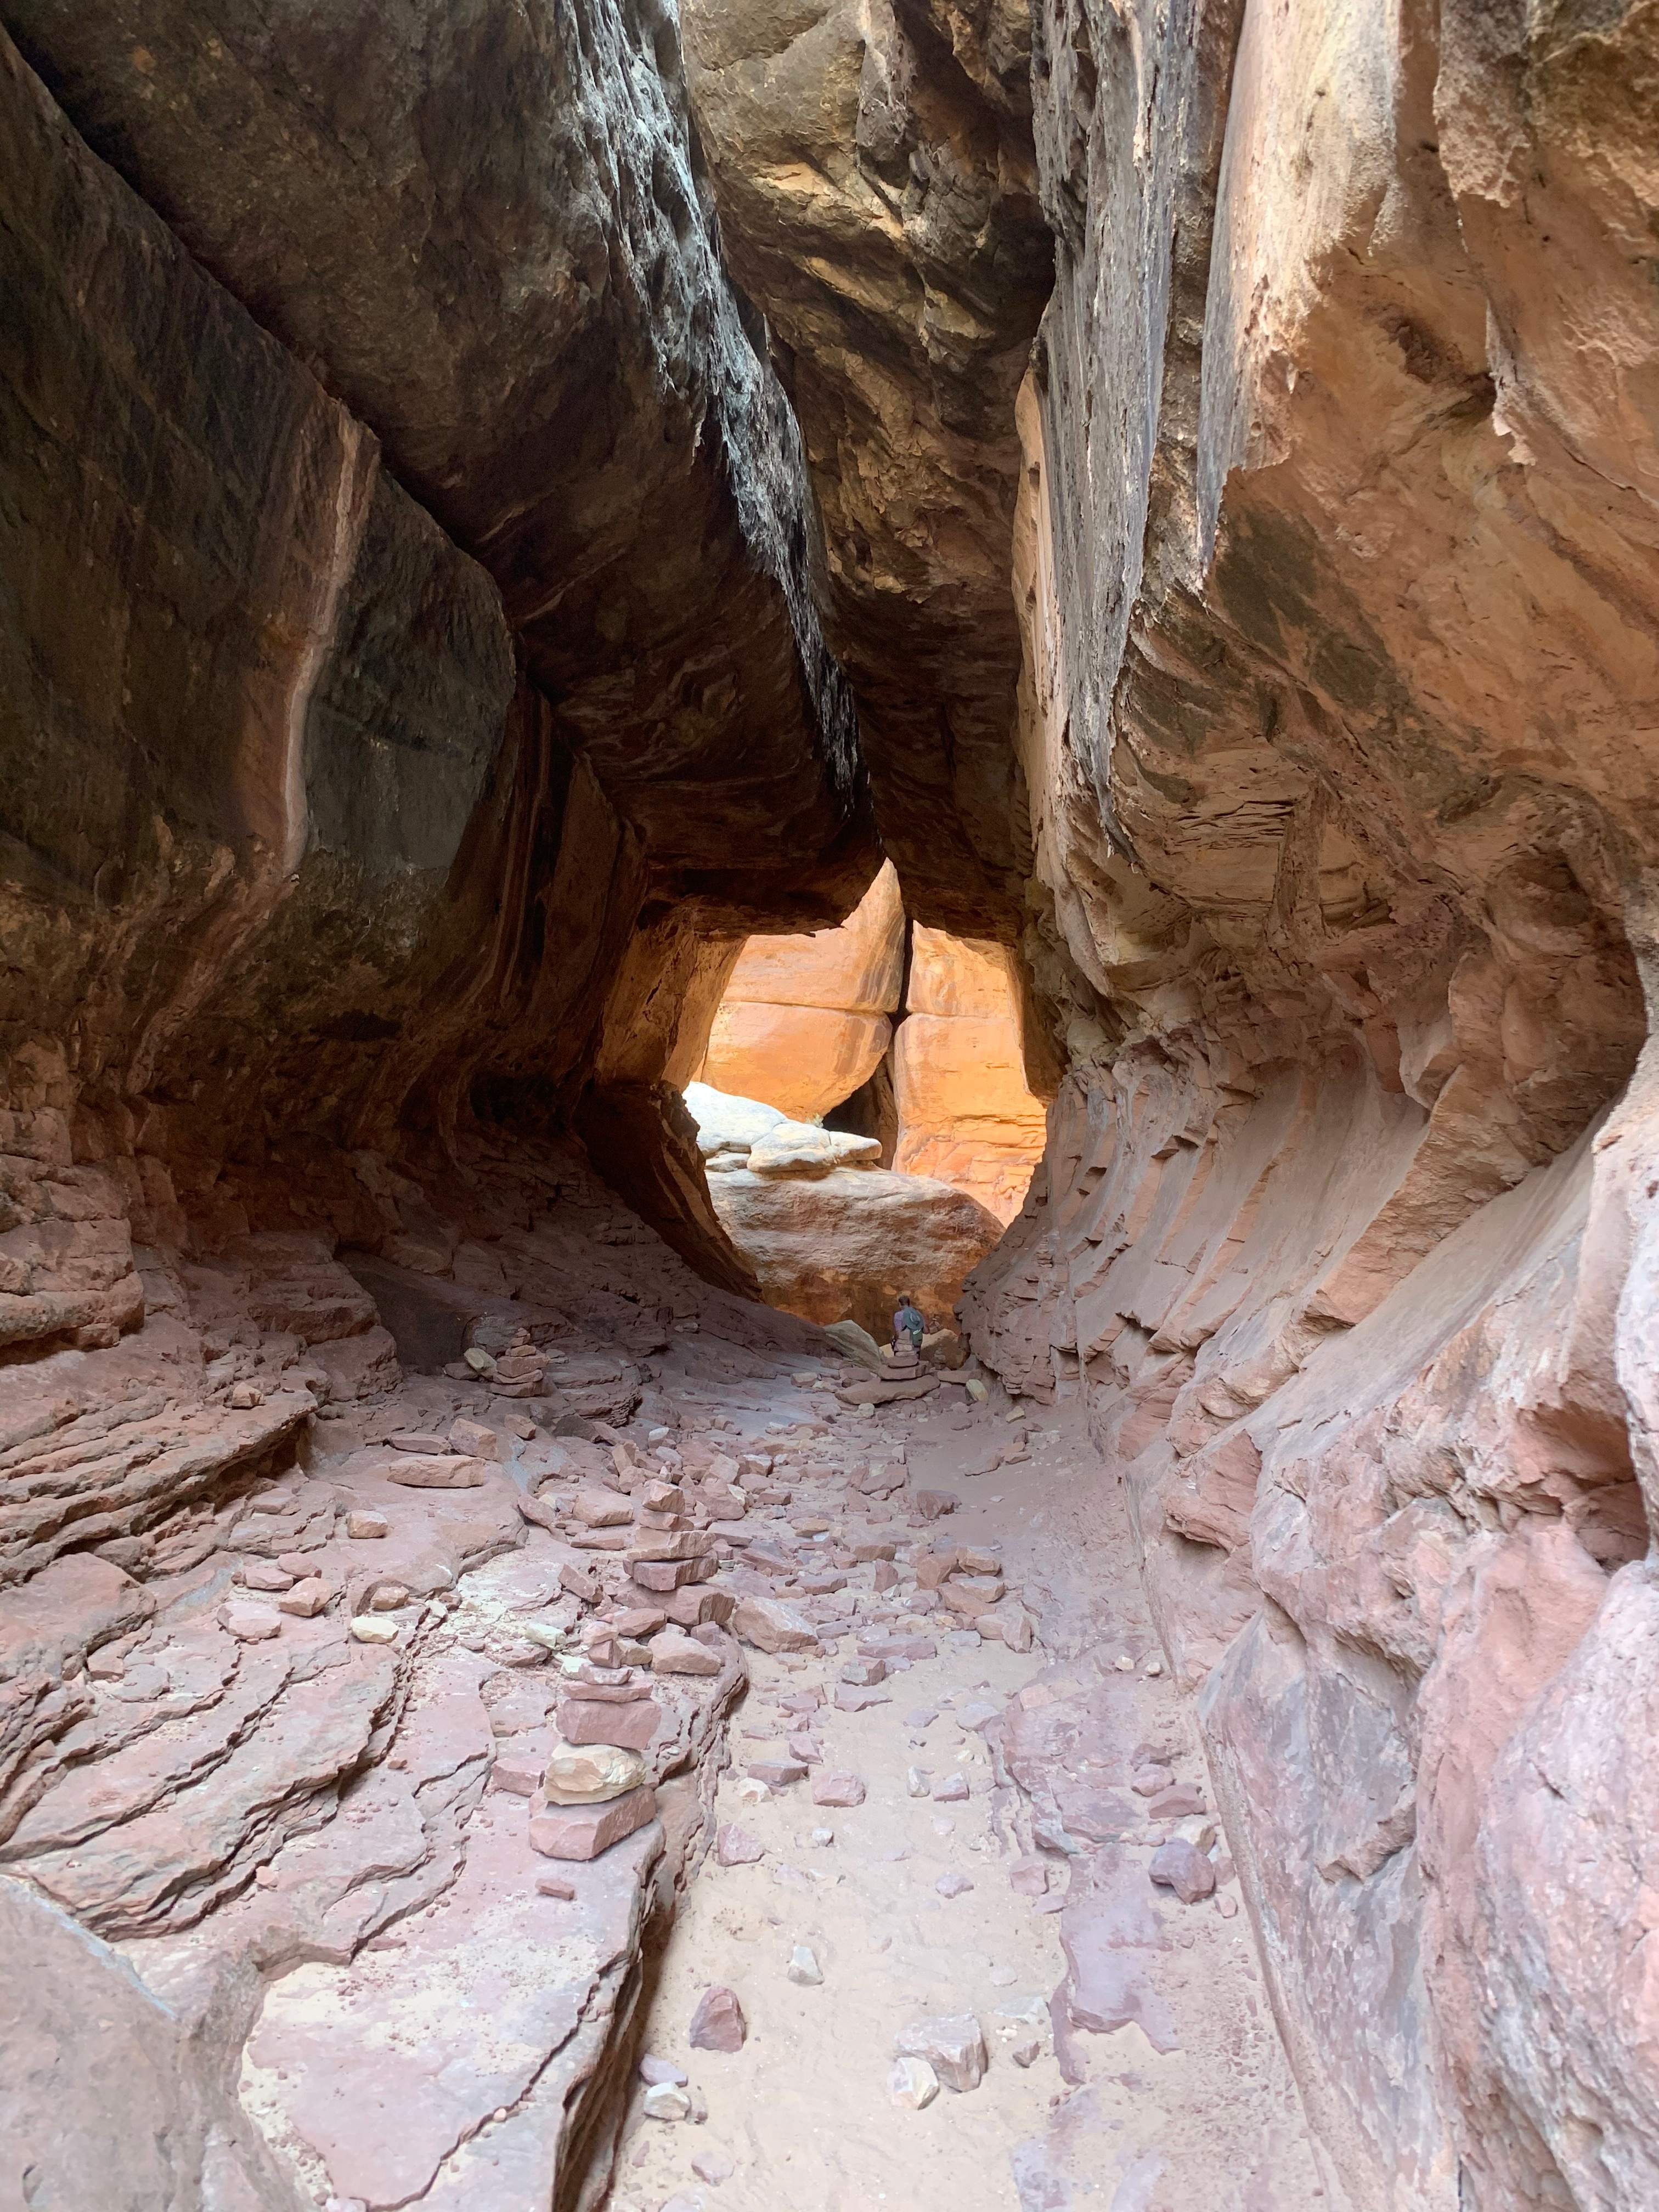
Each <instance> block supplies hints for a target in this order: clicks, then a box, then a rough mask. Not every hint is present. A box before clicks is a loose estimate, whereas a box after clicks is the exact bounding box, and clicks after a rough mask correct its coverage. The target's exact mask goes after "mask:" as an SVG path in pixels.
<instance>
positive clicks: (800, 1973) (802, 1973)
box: [788, 1943, 823, 1990]
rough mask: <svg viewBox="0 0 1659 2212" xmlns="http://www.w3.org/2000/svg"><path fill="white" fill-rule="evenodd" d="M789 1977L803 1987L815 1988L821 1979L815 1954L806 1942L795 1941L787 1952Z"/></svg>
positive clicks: (821, 1971)
mask: <svg viewBox="0 0 1659 2212" xmlns="http://www.w3.org/2000/svg"><path fill="white" fill-rule="evenodd" d="M788 1971H789V1978H790V1980H791V1981H792V1982H799V1984H801V1986H802V1988H803V1989H809V1990H815V1989H817V1986H818V1984H820V1983H821V1982H822V1981H823V1967H822V1966H819V1964H818V1960H817V1953H816V1952H815V1951H814V1950H813V1949H812V1948H811V1945H810V1944H807V1943H797V1944H796V1946H795V1948H794V1949H793V1951H792V1952H791V1953H790V1954H789V1970H788Z"/></svg>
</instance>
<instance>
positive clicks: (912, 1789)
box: [904, 1766, 929, 1797]
mask: <svg viewBox="0 0 1659 2212" xmlns="http://www.w3.org/2000/svg"><path fill="white" fill-rule="evenodd" d="M904 1786H905V1789H906V1790H907V1791H908V1793H909V1795H910V1796H912V1797H926V1796H927V1795H928V1793H929V1784H928V1779H927V1769H926V1768H925V1767H921V1766H912V1767H910V1768H908V1770H907V1771H906V1773H905V1777H904Z"/></svg>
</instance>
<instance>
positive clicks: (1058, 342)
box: [968, 0, 1659, 2212]
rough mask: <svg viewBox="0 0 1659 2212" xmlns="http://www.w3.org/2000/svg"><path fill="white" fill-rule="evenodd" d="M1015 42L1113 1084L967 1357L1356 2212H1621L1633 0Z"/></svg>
mask: <svg viewBox="0 0 1659 2212" xmlns="http://www.w3.org/2000/svg"><path fill="white" fill-rule="evenodd" d="M1034 58H1035V75H1034V82H1035V83H1036V144H1037V150H1038V156H1039V161H1040V162H1041V165H1042V178H1043V194H1044V204H1045V207H1046V208H1047V210H1048V213H1049V216H1050V218H1051V220H1052V222H1053V223H1054V228H1055V231H1056V234H1057V238H1058V240H1059V249H1058V283H1057V286H1056V290H1055V295H1054V302H1053V305H1052V307H1051V308H1050V310H1049V312H1048V316H1047V319H1046V320H1045V323H1044V326H1043V330H1042V334H1041V337H1040V338H1039V341H1038V348H1037V354H1036V362H1035V364H1034V368H1033V374H1032V378H1031V380H1030V384H1029V385H1028V386H1027V388H1026V391H1025V392H1024V395H1023V397H1022V401H1021V414H1022V421H1023V422H1024V432H1025V438H1026V462H1027V478H1026V497H1025V501H1024V507H1023V509H1022V515H1021V522H1020V537H1019V556H1018V589H1019V594H1020V600H1021V605H1022V608H1023V611H1024V623H1025V628H1026V659H1025V668H1024V679H1023V686H1022V708H1021V723H1020V739H1019V742H1020V744H1021V749H1022V753H1023V757H1024V763H1025V773H1026V778H1027V781H1028V785H1029V787H1030V791H1031V793H1032V795H1033V824H1034V831H1035V836H1036V847H1037V855H1038V857H1037V866H1036V875H1037V879H1038V885H1039V888H1038V889H1037V890H1036V892H1035V895H1034V896H1035V902H1036V907H1037V909H1038V910H1037V912H1036V915H1035V918H1034V926H1033V927H1032V929H1031V930H1030V933H1029V935H1028V940H1027V941H1028V949H1029V951H1030V955H1031V957H1032V959H1033V961H1034V963H1035V964H1036V967H1037V969H1038V971H1039V973H1040V975H1042V978H1043V979H1044V981H1045V983H1046V986H1047V987H1048V989H1049V990H1050V991H1051V992H1052V993H1053V994H1054V996H1055V998H1056V999H1057V1000H1060V1001H1062V1002H1064V1003H1065V1004H1066V1008H1067V1011H1066V1015H1065V1017H1064V1020H1065V1025H1066V1030H1067V1035H1068V1039H1069V1045H1070V1053H1071V1059H1072V1064H1073V1072H1072V1073H1071V1075H1070V1077H1069V1078H1068V1079H1067V1082H1066V1085H1065V1086H1064V1088H1063V1090H1062V1092H1061V1097H1060V1103H1059V1105H1058V1106H1057V1108H1056V1109H1055V1110H1054V1113H1053V1115H1051V1117H1050V1131H1049V1143H1048V1158H1047V1166H1046V1172H1045V1173H1044V1175H1043V1176H1042V1178H1041V1179H1040V1182H1039V1183H1038V1184H1037V1185H1036V1186H1034V1190H1033V1195H1032V1199H1031V1201H1030V1204H1029V1205H1028V1207H1027V1210H1026V1214H1025V1218H1024V1220H1023V1222H1022V1223H1021V1224H1020V1225H1018V1228H1017V1229H1016V1231H1014V1232H1013V1233H1012V1236H1011V1237H1010V1238H1009V1240H1007V1242H1006V1243H1005V1245H1004V1247H1003V1248H1002V1249H1000V1251H999V1252H998V1253H997V1254H996V1255H994V1256H993V1258H992V1259H991V1260H990V1261H987V1264H986V1266H985V1267H984V1268H983V1269H982V1270H981V1273H980V1275H979V1277H978V1278H977V1279H976V1280H975V1283H973V1284H971V1285H970V1286H969V1305H968V1313H969V1322H970V1327H971V1333H972V1336H973V1340H974V1342H975V1347H976V1348H977V1350H978V1351H979V1352H980V1353H981V1357H983V1358H988V1359H991V1360H993V1361H994V1363H995V1364H997V1365H998V1366H999V1367H1000V1370H1001V1371H1002V1373H1003V1374H1004V1376H1005V1377H1006V1379H1008V1380H1009V1381H1010V1382H1011V1383H1013V1384H1015V1385H1017V1386H1018V1387H1019V1388H1022V1389H1026V1390H1028V1391H1031V1392H1034V1393H1036V1394H1039V1395H1042V1394H1044V1393H1047V1392H1048V1391H1051V1390H1054V1389H1063V1390H1070V1389H1079V1390H1081V1391H1082V1392H1084V1393H1085V1395H1086V1397H1087V1400H1088V1403H1089V1408H1090V1413H1091V1421H1092V1424H1093V1428H1094V1432H1095V1434H1096V1437H1097V1440H1098V1442H1099V1443H1100V1445H1101V1448H1102V1450H1103V1454H1104V1455H1105V1457H1106V1460H1107V1462H1108V1464H1109V1467H1110V1468H1112V1469H1114V1470H1115V1472H1116V1474H1118V1475H1120V1476H1121V1480H1123V1481H1124V1483H1125V1484H1126V1486H1127V1491H1128V1495H1129V1498H1130V1501H1131V1505H1132V1510H1133V1515H1134V1518H1135V1521H1136V1524H1137V1528H1138V1532H1139V1540H1140V1542H1141V1545H1142V1547H1143V1551H1144V1557H1145V1563H1146V1575H1147V1582H1148V1588H1149V1591H1150V1594H1151V1595H1152V1603H1153V1607H1154V1612H1155V1614H1156V1618H1157V1620H1158V1626H1159V1630H1160V1633H1161V1635H1162V1637H1163V1638H1164V1643H1165V1645H1166V1648H1167V1650H1168V1651H1169V1653H1170V1656H1171V1657H1172V1658H1173V1659H1174V1660H1175V1662H1176V1664H1177V1666H1178V1667H1179V1668H1180V1670H1181V1672H1182V1676H1183V1678H1184V1680H1186V1681H1187V1683H1188V1685H1189V1686H1190V1687H1191V1689H1192V1690H1193V1691H1194V1692H1195V1693H1196V1695H1197V1696H1198V1699H1199V1701H1200V1710H1201V1712H1202V1715H1203V1717H1204V1724H1205V1728H1206V1734H1207V1737H1208V1741H1209V1746H1210V1752H1211V1757H1212V1767H1213V1771H1214V1773H1215V1777H1216V1780H1217V1786H1218V1793H1219V1795H1220V1796H1221V1798H1222V1801H1223V1802H1224V1804H1225V1807H1226V1809H1227V1815H1228V1825H1229V1832H1230V1835H1231V1838H1232V1839H1233V1842H1234V1846H1235V1849H1236V1850H1237V1853H1238V1857H1239V1860H1240V1863H1241V1865H1242V1866H1243V1868H1244V1869H1246V1880H1247V1887H1248V1888H1249V1893H1250V1898H1251V1903H1252V1906H1253V1909H1254V1911H1255V1916H1256V1923H1257V1927H1258V1930H1259V1933H1260V1936H1261V1942H1262V1945H1263V1949H1264V1954H1265V1955H1266V1957H1267V1961H1268V1964H1269V1967H1270V1971H1271V1973H1272V1976H1273V1983H1274V1987H1275V1996H1276V2002H1277V2003H1278V2006H1279V2013H1280V2018H1281V2021H1282V2023H1283V2026H1284V2028H1285V2033H1286V2037H1287V2039H1288V2041H1289V2045H1290V2047H1291V2052H1292V2056H1293V2058H1294V2060H1295V2063H1297V2069H1298V2073H1299V2074H1300V2075H1301V2076H1302V2078H1303V2080H1304V2084H1305V2085H1306V2087H1307V2090H1308V2093H1309V2095H1310V2100H1311V2103H1312V2110H1313V2112H1314V2116H1315V2118H1316V2124H1318V2126H1319V2128H1320V2130H1321V2131H1322V2134H1323V2136H1324V2137H1325V2139H1326V2140H1327V2142H1329V2143H1330V2144H1332V2145H1333V2146H1334V2147H1335V2148H1337V2150H1338V2153H1339V2156H1340V2160H1341V2161H1342V2163H1343V2165H1344V2167H1345V2170H1346V2174H1347V2176H1348V2179H1349V2183H1350V2186H1351V2187H1352V2189H1353V2191H1354V2193H1355V2195H1356V2197H1358V2201H1360V2202H1362V2203H1375V2204H1376V2205H1379V2206H1383V2205H1386V2206H1389V2207H1390V2208H1398V2209H1399V2212H1405V2208H1411V2212H1419V2208H1431V2207H1432V2208H1434V2212H1448V2208H1449V2207H1451V2206H1453V2205H1458V2204H1461V2205H1465V2206H1468V2205H1476V2206H1479V2207H1480V2208H1482V2212H1499V2208H1502V2212H1512V2208H1517V2207H1520V2208H1531V2207H1542V2206H1545V2205H1550V2206H1557V2205H1559V2206H1565V2205H1568V2204H1571V2205H1573V2206H1575V2207H1578V2208H1584V2212H1588V2208H1590V2207H1596V2208H1608V2212H1611V2208H1613V2207H1615V2206H1618V2207H1633V2206H1635V2205H1637V2204H1638V2203H1643V2202H1644V2201H1645V2199H1646V2198H1647V2197H1650V2196H1651V2195H1652V2194H1653V2192H1654V2191H1655V2188H1656V2186H1659V2100H1656V2097H1655V2093H1654V2084H1653V2081H1652V2079H1651V2075H1650V2069H1648V2067H1647V2063H1646V2060H1645V2059H1644V2057H1641V2056H1639V2055H1638V2054H1639V2053H1640V2052H1641V2051H1643V2050H1644V2049H1645V2047H1646V2045H1647V2042H1648V2040H1649V2039H1650V2037H1651V2034H1652V2033H1653V2022H1654V2013H1653V2007H1652V2002H1651V1998H1650V1996H1649V1994H1648V1992H1647V1990H1646V1985H1645V1982H1644V1981H1643V1980H1642V1970H1641V1969H1640V1968H1639V1967H1638V1966H1636V1965H1635V1964H1634V1960H1635V1959H1636V1958H1637V1957H1638V1956H1639V1954H1640V1948H1641V1944H1640V1936H1639V1933H1638V1930H1639V1927H1640V1925H1641V1917H1640V1907H1639V1905H1638V1893H1639V1892H1640V1889H1641V1885H1642V1884H1643V1883H1644V1881H1648V1880H1649V1879H1650V1874H1651V1868H1652V1863H1653V1860H1652V1850H1651V1846H1650V1843H1649V1842H1648V1841H1647V1839H1646V1831H1647V1826H1648V1823H1647V1817H1646V1812H1645V1808H1646V1806H1647V1802H1648V1797H1649V1795H1650V1779H1649V1776H1648V1771H1647V1769H1648V1765H1649V1762H1648V1761H1647V1759H1646V1757H1645V1753H1644V1752H1642V1751H1640V1750H1638V1748H1637V1747H1638V1746H1641V1745H1644V1743H1645V1740H1646V1735H1647V1720H1646V1712H1647V1709H1648V1705H1649V1704H1650V1701H1651V1697H1652V1694H1653V1692H1652V1668H1653V1651H1654V1649H1655V1645H1654V1643H1653V1629H1652V1621H1651V1608H1652V1602H1653V1584H1652V1573H1651V1568H1650V1565H1649V1562H1648V1553H1649V1549H1650V1529H1651V1524H1652V1516H1653V1513H1654V1510H1655V1506H1656V1503H1659V1499H1656V1494H1655V1492H1654V1489H1653V1481H1654V1474H1653V1466H1652V1441H1651V1427H1652V1418H1651V1409H1650V1397H1651V1388H1650V1381H1649V1379H1648V1375H1647V1371H1646V1353H1647V1346H1648V1340H1649V1337H1650V1334H1651V1317H1650V1297H1651V1283H1650V1263H1649V1261H1648V1257H1647V1246H1648V1242H1649V1239H1650V1234H1651V1216H1652V1209H1651V1204H1650V1197H1651V1191H1652V1188H1653V1185H1654V1180H1655V1176H1654V1169H1653V1164H1652V1163H1653V1158H1654V1154H1653V1146H1654V1133H1653V1124H1652V1104H1651V1099H1652V1072H1651V1069H1650V1066H1649V1055H1650V1053H1651V1046H1650V1045H1648V1044H1647V1043H1646V1042H1645V1039H1646V1032H1647V1023H1646V1018H1645V1013H1644V982H1645V984H1646V987H1647V988H1648V990H1649V992H1650V991H1651V986H1652V972H1653V971H1652V968H1651V961H1652V955H1653V936H1652V906H1651V890H1650V883H1651V871H1652V868H1653V864H1654V860H1655V856H1656V829H1659V819H1656V812H1655V805H1654V800H1655V783H1654V779H1655V773H1656V763H1659V754H1656V751H1655V749H1654V746H1653V744H1652V743H1651V741H1650V736H1649V735H1648V733H1649V732H1651V730H1652V729H1653V727H1654V726H1655V708H1656V705H1659V676H1656V662H1655V657H1654V651H1653V640H1654V637H1655V635H1656V634H1659V633H1656V629H1655V619H1656V614H1659V602H1656V597H1655V589H1654V583H1655V572H1654V568H1653V564H1652V559H1651V550H1650V549H1651V546H1652V544H1653V526H1654V508H1653V490H1654V486H1655V483H1656V481H1659V477H1656V453H1655V447H1654V426H1653V422H1652V420H1651V416H1650V412H1649V411H1647V410H1643V409H1640V408H1638V406H1637V405H1636V404H1635V393H1636V391H1637V389H1638V385H1640V384H1641V383H1642V382H1643V381H1644V380H1645V379H1647V378H1649V377H1650V376H1651V374H1652V373H1653V364H1654V360H1655V352H1656V343H1659V330H1656V325H1655V321H1654V318H1653V316H1652V313H1651V309H1650V304H1648V303H1646V302H1645V301H1642V302H1638V289H1637V288H1638V283H1639V282H1640V281H1641V280H1640V279H1639V278H1638V264H1637V262H1636V260H1634V259H1632V256H1631V254H1630V252H1629V251H1628V241H1629V240H1631V239H1632V237H1633V236H1634V235H1635V232H1634V230H1633V229H1632V224H1635V225H1640V224H1641V223H1643V222H1646V220H1647V219H1648V211H1650V210H1651V209H1652V207H1653V205H1654V203H1655V192H1654V190H1653V185H1652V179H1651V176H1650V173H1648V172H1647V171H1645V170H1644V173H1643V177H1642V179H1641V180H1640V181H1638V179H1637V177H1636V175H1635V173H1634V172H1633V171H1632V169H1631V167H1629V164H1628V162H1627V161H1626V157H1625V155H1624V154H1623V153H1622V152H1619V151H1615V150H1614V149H1615V148H1627V147H1628V146H1630V145H1631V144H1632V143H1642V144H1643V145H1650V144H1651V143H1653V139H1654V135H1655V115H1654V112H1653V110H1652V106H1651V103H1650V97H1649V94H1648V92H1647V91H1646V90H1645V89H1644V90H1643V91H1641V92H1639V93H1638V92H1636V91H1634V90H1633V89H1632V88H1633V87H1634V86H1636V85H1637V84H1638V83H1639V84H1640V85H1642V86H1643V87H1644V88H1646V87H1648V86H1649V85H1650V83H1651V74H1650V72H1651V44H1650V27H1649V26H1648V24H1647V22H1646V20H1645V19H1644V18H1643V17H1642V16H1641V15H1638V13H1637V12H1636V11H1624V10H1614V11H1613V13H1612V14H1611V15H1604V16H1602V17H1601V18H1598V20H1597V21H1596V23H1595V26H1594V27H1591V26H1590V25H1589V23H1588V22H1587V21H1583V20H1582V19H1580V20H1578V21H1576V22H1575V23H1574V24H1573V25H1572V26H1571V27H1569V26H1567V25H1566V24H1565V22H1563V21H1561V20H1560V19H1559V17H1551V18H1548V19H1545V18H1543V17H1539V16H1534V17H1528V18H1525V19H1523V18H1522V16H1519V15H1513V16H1504V18H1503V19H1502V21H1498V19H1496V18H1495V17H1494V16H1493V15H1492V12H1491V11H1490V10H1488V9H1479V8H1474V7H1469V8H1464V7H1461V6H1459V7H1451V8H1446V9H1441V10H1439V11H1438V14H1437V15H1435V16H1434V17H1432V18H1431V17H1429V16H1426V15H1423V14H1421V13H1420V12H1418V13H1408V14H1407V15H1406V16H1404V17H1401V19H1400V20H1399V21H1398V23H1397V25H1395V24H1394V23H1393V22H1392V21H1391V22H1389V23H1385V22H1384V21H1383V19H1382V18H1370V17H1365V18H1362V17H1360V16H1358V15H1352V14H1345V13H1343V12H1342V11H1341V10H1340V9H1326V10H1322V11H1321V10H1316V11H1314V14H1313V15H1311V16H1310V15H1307V14H1306V13H1305V12H1304V13H1303V14H1301V15H1283V14H1276V13H1275V12H1274V11H1273V10H1272V9H1267V8H1261V7H1256V6H1255V5H1248V6H1245V7H1243V8H1239V7H1236V6H1222V7H1209V6H1203V5H1194V6H1191V7H1184V8H1177V9H1174V10H1166V11H1164V12H1162V13H1160V12H1158V11H1155V10H1152V9H1128V10H1127V11H1122V10H1114V9H1108V8H1103V7H1096V6H1094V5H1091V4H1090V0H1068V4H1066V5H1065V6H1063V7H1060V8H1058V9H1044V10H1042V11H1040V14H1039V16H1038V18H1037V35H1036V51H1035V57H1034ZM1615 118H1616V119H1615ZM1638 210H1640V211H1641V212H1638ZM1592 332H1594V333H1595V334H1596V335H1595V337H1591V335H1590V334H1591V333H1592ZM1638 1055H1639V1056H1638ZM1617 1747H1622V1756H1623V1758H1624V1759H1625V1760H1626V1762H1627V1763H1626V1771H1625V1773H1624V1775H1623V1777H1622V1778H1620V1779H1616V1780H1615V1778H1614V1774H1613V1768H1614V1766H1615V1765H1617V1764H1618V1763H1619V1761H1620V1757H1621V1753H1620V1749H1619V1748H1617ZM1615 1929H1620V1930H1622V1931H1623V1933H1622V1934H1615V1933H1614V1930H1615ZM1632 1946H1635V1947H1636V1948H1635V1949H1634V1950H1632V1948H1631V1947H1632ZM1638 1984H1640V1986H1639V1988H1638Z"/></svg>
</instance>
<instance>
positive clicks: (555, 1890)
mask: <svg viewBox="0 0 1659 2212" xmlns="http://www.w3.org/2000/svg"><path fill="white" fill-rule="evenodd" d="M536 1892H537V1894H538V1896H540V1897H559V1898H562V1899H564V1901H565V1903H566V1904H567V1905H568V1904H569V1903H570V1902H571V1900H572V1899H574V1896H575V1894H576V1885H575V1883H574V1881H571V1879H570V1877H569V1875H562V1874H538V1875H537V1877H536Z"/></svg>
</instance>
